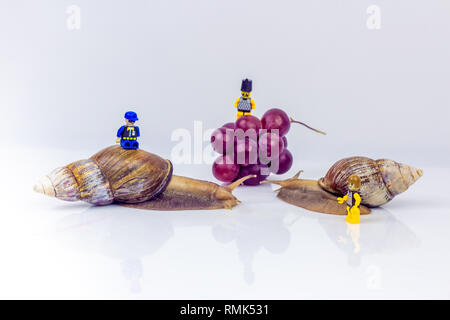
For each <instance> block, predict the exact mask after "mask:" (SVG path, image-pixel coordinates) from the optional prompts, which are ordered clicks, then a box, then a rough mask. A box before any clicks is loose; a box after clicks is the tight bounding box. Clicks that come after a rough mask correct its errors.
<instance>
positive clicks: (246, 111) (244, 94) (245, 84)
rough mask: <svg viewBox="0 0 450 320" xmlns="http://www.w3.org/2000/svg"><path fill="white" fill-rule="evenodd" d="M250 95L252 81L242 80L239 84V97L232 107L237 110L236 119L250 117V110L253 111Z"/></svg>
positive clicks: (253, 102)
mask: <svg viewBox="0 0 450 320" xmlns="http://www.w3.org/2000/svg"><path fill="white" fill-rule="evenodd" d="M251 94H252V80H249V79H244V80H242V84H241V96H240V97H239V98H237V99H236V102H235V103H234V107H235V108H237V116H236V119H239V118H240V117H242V116H245V115H250V114H251V113H252V109H255V101H253V99H252V98H250V95H251Z"/></svg>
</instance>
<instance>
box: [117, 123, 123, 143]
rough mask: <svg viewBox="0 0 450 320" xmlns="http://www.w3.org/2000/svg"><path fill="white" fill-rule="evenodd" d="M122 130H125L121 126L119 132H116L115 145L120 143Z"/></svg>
mask: <svg viewBox="0 0 450 320" xmlns="http://www.w3.org/2000/svg"><path fill="white" fill-rule="evenodd" d="M123 130H125V126H121V127H120V128H119V130H117V138H116V143H119V142H120V137H122V133H123Z"/></svg>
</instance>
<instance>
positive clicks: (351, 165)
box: [319, 157, 423, 207]
mask: <svg viewBox="0 0 450 320" xmlns="http://www.w3.org/2000/svg"><path fill="white" fill-rule="evenodd" d="M352 174H356V175H358V176H359V177H360V178H361V189H360V191H359V193H360V195H361V202H362V203H363V204H365V205H367V206H370V207H377V206H380V205H383V204H385V203H386V202H388V201H390V200H392V199H393V198H394V197H395V196H396V195H398V194H400V193H402V192H404V191H406V189H408V187H409V186H411V185H412V184H413V183H414V182H416V181H417V180H418V179H419V178H420V177H421V176H422V174H423V172H422V170H420V169H416V168H414V167H410V166H408V165H405V164H402V163H398V162H395V161H393V160H387V159H379V160H372V159H369V158H365V157H350V158H345V159H342V160H339V161H338V162H336V163H335V164H334V165H333V166H332V167H331V168H330V170H328V172H327V174H326V175H325V177H323V178H321V179H320V180H319V185H320V186H321V187H322V188H323V189H325V190H327V191H329V192H332V193H335V194H340V195H344V194H346V193H347V191H348V188H347V180H348V178H349V177H350V176H351V175H352Z"/></svg>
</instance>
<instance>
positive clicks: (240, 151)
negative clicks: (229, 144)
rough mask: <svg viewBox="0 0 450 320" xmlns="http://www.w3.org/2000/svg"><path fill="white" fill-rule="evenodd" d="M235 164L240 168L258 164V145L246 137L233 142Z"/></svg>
mask: <svg viewBox="0 0 450 320" xmlns="http://www.w3.org/2000/svg"><path fill="white" fill-rule="evenodd" d="M234 155H235V156H234V159H235V163H237V164H239V165H241V166H248V165H249V164H256V163H258V143H257V142H256V141H255V140H253V139H250V138H248V137H245V138H242V139H238V138H237V137H236V138H235V141H234Z"/></svg>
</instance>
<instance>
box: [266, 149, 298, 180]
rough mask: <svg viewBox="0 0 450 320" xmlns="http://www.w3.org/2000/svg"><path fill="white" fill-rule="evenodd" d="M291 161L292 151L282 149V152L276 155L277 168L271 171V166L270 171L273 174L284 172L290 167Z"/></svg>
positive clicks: (292, 159) (292, 158)
mask: <svg viewBox="0 0 450 320" xmlns="http://www.w3.org/2000/svg"><path fill="white" fill-rule="evenodd" d="M293 161H294V157H293V156H292V153H291V152H290V151H289V150H288V149H284V150H283V152H281V153H280V156H279V157H278V170H276V171H275V172H273V169H272V168H271V171H272V172H273V173H275V174H283V173H286V172H288V171H289V169H290V168H291V167H292V163H293ZM272 165H273V161H272Z"/></svg>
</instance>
